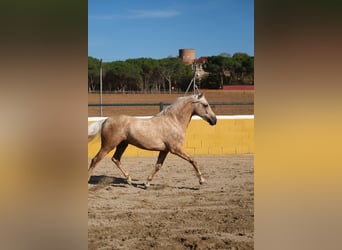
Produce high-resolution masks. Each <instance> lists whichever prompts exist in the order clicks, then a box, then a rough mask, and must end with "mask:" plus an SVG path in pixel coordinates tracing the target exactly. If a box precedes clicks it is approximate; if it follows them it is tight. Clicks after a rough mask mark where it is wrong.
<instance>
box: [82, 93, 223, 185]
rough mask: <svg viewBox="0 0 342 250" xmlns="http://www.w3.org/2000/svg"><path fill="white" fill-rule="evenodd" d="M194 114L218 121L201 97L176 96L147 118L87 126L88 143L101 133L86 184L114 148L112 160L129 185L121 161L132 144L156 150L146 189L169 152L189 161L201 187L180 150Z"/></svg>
mask: <svg viewBox="0 0 342 250" xmlns="http://www.w3.org/2000/svg"><path fill="white" fill-rule="evenodd" d="M193 115H198V116H200V117H201V118H202V119H203V120H205V121H207V122H208V123H209V124H210V125H215V124H216V121H217V120H216V115H215V114H214V112H213V111H212V110H211V108H210V106H209V104H208V102H207V100H206V99H205V97H204V95H203V94H198V95H192V96H186V97H179V98H178V99H177V100H176V102H174V103H173V104H171V105H170V106H168V107H167V108H166V109H164V110H163V111H161V112H160V113H158V114H156V115H155V116H153V117H151V118H148V119H139V118H136V117H131V116H125V115H120V116H114V117H109V118H107V119H105V120H102V121H99V122H96V123H93V124H90V125H89V127H88V141H89V140H91V139H92V138H94V137H95V136H96V134H97V133H99V132H101V149H100V150H99V152H98V153H97V154H96V156H95V157H94V158H93V159H92V161H91V163H90V166H89V168H88V181H89V179H90V177H91V175H92V172H93V170H94V168H95V167H96V165H97V163H99V161H101V160H102V159H103V158H104V157H105V156H106V155H107V154H108V153H109V152H110V151H111V150H113V149H114V148H115V147H116V151H115V153H114V155H113V157H112V161H113V162H114V163H115V164H116V166H117V167H118V168H119V169H120V170H121V172H122V173H123V174H124V176H125V177H126V178H127V182H128V183H131V176H130V174H129V173H128V171H127V170H126V169H125V168H124V167H123V165H122V164H121V162H120V160H121V156H122V154H123V152H124V151H125V149H126V147H127V146H128V144H132V145H134V146H136V147H139V148H142V149H146V150H153V151H159V156H158V160H157V163H156V164H155V168H154V170H153V172H152V173H151V175H150V176H148V178H147V182H146V184H145V186H146V187H148V186H149V185H150V182H151V181H152V179H153V177H154V176H155V174H156V173H157V172H158V171H159V170H160V168H161V167H162V165H163V162H164V160H165V158H166V156H167V154H168V153H169V152H171V153H172V154H175V155H178V156H179V157H181V158H183V159H185V160H187V161H188V162H190V163H191V164H192V166H193V167H194V168H195V171H196V174H197V177H198V178H199V182H200V184H202V183H204V182H205V180H204V178H203V177H202V174H201V172H200V170H199V168H198V166H197V163H196V161H194V159H193V158H192V157H191V156H190V155H189V154H187V153H186V152H185V151H184V150H183V149H182V146H183V143H184V139H185V132H186V128H187V127H188V125H189V123H190V121H191V117H192V116H193Z"/></svg>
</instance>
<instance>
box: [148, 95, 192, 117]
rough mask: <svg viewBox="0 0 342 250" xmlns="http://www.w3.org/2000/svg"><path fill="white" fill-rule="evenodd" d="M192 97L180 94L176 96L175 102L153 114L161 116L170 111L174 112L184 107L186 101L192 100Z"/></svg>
mask: <svg viewBox="0 0 342 250" xmlns="http://www.w3.org/2000/svg"><path fill="white" fill-rule="evenodd" d="M193 99H194V96H182V97H178V98H177V99H176V101H175V102H173V103H172V104H170V105H169V106H167V107H166V108H164V109H163V110H162V111H160V112H159V113H158V114H156V115H155V116H162V115H166V114H168V113H170V112H176V111H178V109H179V108H181V107H184V105H186V103H188V102H190V101H192V100H193Z"/></svg>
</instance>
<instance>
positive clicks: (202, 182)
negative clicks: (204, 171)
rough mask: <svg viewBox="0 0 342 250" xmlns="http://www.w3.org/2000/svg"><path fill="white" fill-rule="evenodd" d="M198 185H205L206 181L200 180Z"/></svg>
mask: <svg viewBox="0 0 342 250" xmlns="http://www.w3.org/2000/svg"><path fill="white" fill-rule="evenodd" d="M199 183H200V184H201V185H203V184H207V181H206V180H204V179H201V180H200V181H199Z"/></svg>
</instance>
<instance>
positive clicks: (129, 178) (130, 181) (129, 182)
mask: <svg viewBox="0 0 342 250" xmlns="http://www.w3.org/2000/svg"><path fill="white" fill-rule="evenodd" d="M126 181H127V184H129V185H132V179H131V177H128V178H127V179H126Z"/></svg>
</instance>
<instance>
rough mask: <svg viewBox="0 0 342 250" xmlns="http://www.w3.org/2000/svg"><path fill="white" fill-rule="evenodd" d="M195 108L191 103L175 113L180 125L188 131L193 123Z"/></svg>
mask: <svg viewBox="0 0 342 250" xmlns="http://www.w3.org/2000/svg"><path fill="white" fill-rule="evenodd" d="M192 112H193V108H192V105H191V102H188V103H186V104H185V105H184V106H182V107H179V109H177V110H176V112H174V116H175V118H176V119H177V121H178V123H179V125H181V126H182V127H183V128H184V129H186V128H187V127H188V125H189V123H190V121H191V117H192V115H193V114H192Z"/></svg>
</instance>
